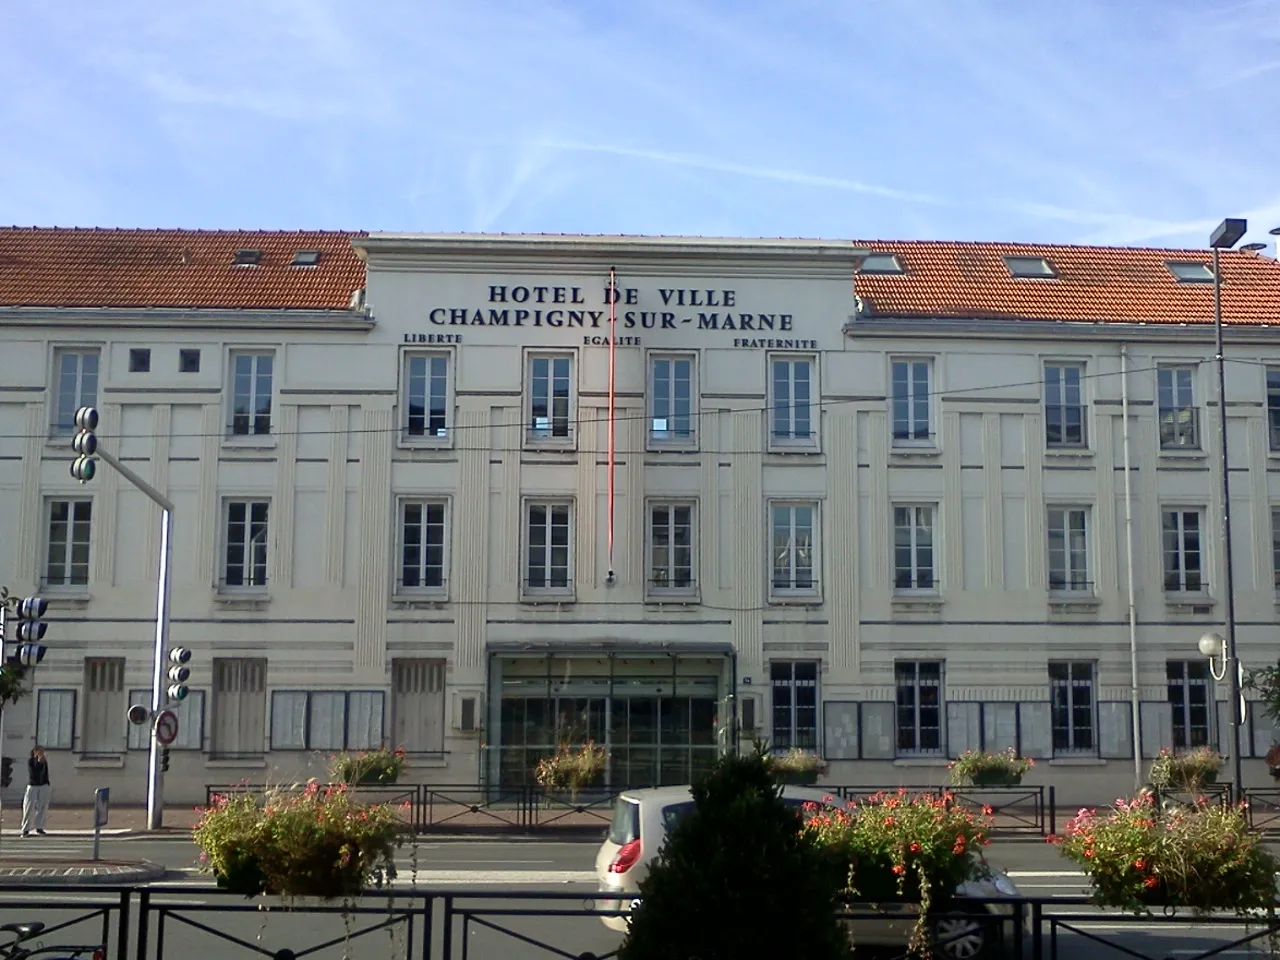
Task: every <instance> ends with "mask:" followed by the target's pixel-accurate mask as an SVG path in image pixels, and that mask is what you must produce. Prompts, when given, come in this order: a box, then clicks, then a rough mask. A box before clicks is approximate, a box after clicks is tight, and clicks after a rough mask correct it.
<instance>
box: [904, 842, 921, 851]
mask: <svg viewBox="0 0 1280 960" xmlns="http://www.w3.org/2000/svg"><path fill="white" fill-rule="evenodd" d="M907 849H908V850H910V851H911V852H912V853H919V852H920V849H921V848H920V844H918V843H913V844H912V845H911V846H910V847H908V848H907Z"/></svg>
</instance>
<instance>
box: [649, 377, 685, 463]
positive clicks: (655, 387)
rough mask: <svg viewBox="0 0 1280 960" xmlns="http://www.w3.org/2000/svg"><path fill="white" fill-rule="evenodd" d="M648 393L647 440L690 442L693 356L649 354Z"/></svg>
mask: <svg viewBox="0 0 1280 960" xmlns="http://www.w3.org/2000/svg"><path fill="white" fill-rule="evenodd" d="M649 396H650V411H649V440H650V441H651V442H652V443H654V444H657V445H662V444H674V445H680V446H688V445H689V444H691V443H693V441H694V438H695V437H696V436H697V431H696V430H695V424H694V409H693V398H694V383H693V357H684V356H655V357H650V358H649Z"/></svg>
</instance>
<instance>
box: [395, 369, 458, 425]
mask: <svg viewBox="0 0 1280 960" xmlns="http://www.w3.org/2000/svg"><path fill="white" fill-rule="evenodd" d="M448 437H449V355H448V354H447V353H410V354H406V355H405V359H404V438H405V439H406V440H435V441H442V440H447V439H448Z"/></svg>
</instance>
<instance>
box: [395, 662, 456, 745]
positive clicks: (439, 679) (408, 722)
mask: <svg viewBox="0 0 1280 960" xmlns="http://www.w3.org/2000/svg"><path fill="white" fill-rule="evenodd" d="M444 668H445V662H444V661H443V660H392V661H391V729H392V733H393V735H394V740H395V743H396V745H397V746H401V747H404V749H405V750H406V751H407V752H408V753H415V754H420V753H441V752H443V751H444V708H445V696H444Z"/></svg>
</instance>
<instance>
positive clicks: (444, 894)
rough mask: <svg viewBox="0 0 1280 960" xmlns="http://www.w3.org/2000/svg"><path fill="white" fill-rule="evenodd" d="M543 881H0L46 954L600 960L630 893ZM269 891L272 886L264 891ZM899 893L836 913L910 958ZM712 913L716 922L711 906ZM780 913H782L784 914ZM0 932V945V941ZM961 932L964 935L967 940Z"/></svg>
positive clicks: (1096, 921)
mask: <svg viewBox="0 0 1280 960" xmlns="http://www.w3.org/2000/svg"><path fill="white" fill-rule="evenodd" d="M614 896H615V898H616V899H612V900H601V899H597V897H596V895H595V894H594V893H588V894H583V893H581V892H578V893H574V892H566V891H548V890H545V889H535V890H515V889H510V888H506V889H498V890H491V889H484V890H467V891H459V890H439V891H436V890H430V891H426V890H421V889H410V888H401V887H396V888H393V889H385V890H381V891H371V892H369V893H366V894H365V895H364V896H362V897H358V898H353V899H352V900H350V901H347V902H334V903H321V902H319V901H311V900H298V901H294V902H292V903H287V904H286V903H280V902H279V901H278V900H276V901H275V902H274V903H271V904H269V905H268V904H266V903H265V902H259V901H250V900H245V899H244V898H242V897H238V896H235V895H231V894H227V893H225V892H222V891H218V890H216V889H213V888H208V887H193V886H188V885H177V884H171V885H165V884H153V885H151V886H148V887H136V888H130V887H121V888H110V889H103V890H100V891H97V892H94V893H86V892H83V891H73V892H69V891H68V890H67V889H66V888H65V887H56V888H55V887H48V888H36V887H30V886H22V887H9V886H0V917H2V918H3V922H5V923H19V922H36V923H42V924H44V927H43V929H42V930H40V931H39V932H37V933H36V934H35V935H34V936H32V937H30V938H29V939H28V940H26V941H25V942H24V943H23V946H24V947H29V948H43V949H44V950H45V951H48V952H47V953H45V954H41V955H38V956H47V957H48V958H49V960H53V958H55V957H56V958H58V960H61V958H62V957H64V956H68V955H71V954H73V953H74V952H75V951H76V950H80V951H85V952H84V953H83V956H84V958H85V960H89V957H90V956H91V954H92V952H93V951H94V950H100V951H102V953H101V956H102V957H103V958H104V960H166V958H183V960H187V958H194V957H199V958H202V960H203V958H209V960H221V958H227V960H230V958H238V957H241V956H244V957H249V958H252V957H257V958H264V957H265V958H271V960H299V958H302V957H309V956H310V957H315V958H316V960H330V958H332V960H337V958H339V957H350V958H354V957H360V958H363V957H385V958H388V960H400V958H403V960H473V958H474V960H490V958H501V960H543V958H552V957H560V958H567V960H609V958H612V957H614V956H615V955H616V953H617V951H618V948H619V946H620V945H621V942H622V939H623V937H624V933H623V932H622V930H620V929H613V928H611V927H609V926H606V924H605V923H604V922H603V921H605V920H610V921H612V922H613V923H614V926H617V925H618V924H619V923H622V925H623V926H624V927H625V923H624V921H623V919H622V918H624V917H625V915H626V914H627V912H628V911H629V910H630V907H631V904H630V898H629V897H628V896H627V895H614ZM268 899H271V898H268ZM914 909H915V908H914V907H913V906H912V905H908V904H900V905H885V906H882V907H879V908H871V907H868V908H865V909H861V908H860V909H856V910H850V911H847V912H845V913H843V914H842V919H843V920H844V921H845V923H846V926H847V928H848V929H849V930H850V935H851V940H852V942H853V943H854V945H865V946H875V947H877V948H878V949H879V951H881V952H883V953H884V954H885V955H887V956H896V957H905V956H906V955H907V949H906V948H907V939H908V937H909V936H910V930H911V927H912V925H913V923H914V918H915V913H914ZM708 922H714V921H713V920H712V919H711V918H708ZM779 922H780V923H786V922H787V920H786V918H780V919H779ZM928 926H929V929H930V931H931V935H932V937H933V940H934V944H935V949H936V951H937V953H938V954H939V955H940V956H943V957H945V956H948V955H953V954H951V952H950V951H949V950H948V947H949V946H950V945H957V946H960V947H961V948H962V949H960V950H958V951H957V953H956V954H954V955H958V956H970V955H972V954H971V953H969V952H968V951H969V950H970V949H972V948H973V947H974V946H975V942H976V941H980V942H981V946H982V947H983V948H986V949H988V950H994V951H995V954H996V955H1000V954H1003V955H1005V956H1009V957H1012V958H1014V960H1024V958H1025V960H1046V958H1047V960H1059V958H1061V960H1075V958H1080V960H1085V958H1087V960H1110V958H1112V957H1115V958H1120V957H1129V958H1137V960H1166V958H1168V957H1171V956H1176V957H1177V958H1178V960H1203V958H1208V957H1213V956H1223V955H1227V956H1231V955H1237V954H1241V953H1250V954H1253V955H1261V956H1272V957H1274V956H1280V917H1277V916H1276V915H1275V913H1274V912H1272V913H1270V914H1268V913H1263V912H1259V913H1258V914H1257V915H1251V916H1247V917H1238V916H1226V915H1212V916H1207V917H1206V916H1194V915H1192V914H1190V913H1184V912H1180V911H1170V910H1167V909H1165V910H1161V909H1160V908H1156V909H1155V910H1154V912H1153V913H1152V914H1150V915H1145V916H1133V915H1131V914H1122V913H1119V912H1116V911H1113V910H1103V909H1101V908H1099V907H1097V906H1095V905H1093V904H1092V903H1090V902H1089V901H1088V900H1087V899H1086V898H1084V897H1078V896H1071V897H1054V898H1034V897H1029V898H1024V897H1000V898H992V899H984V900H978V899H968V898H966V899H963V900H955V901H952V902H951V903H950V904H949V905H948V906H947V908H946V912H945V913H939V914H937V915H935V916H934V917H933V918H931V920H930V923H929V925H928ZM6 937H7V935H6V934H3V933H0V956H3V955H4V948H5V947H6V946H7V942H6ZM962 941H963V943H962Z"/></svg>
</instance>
